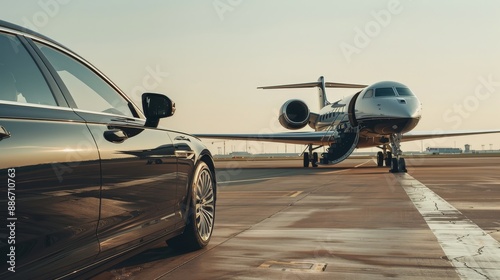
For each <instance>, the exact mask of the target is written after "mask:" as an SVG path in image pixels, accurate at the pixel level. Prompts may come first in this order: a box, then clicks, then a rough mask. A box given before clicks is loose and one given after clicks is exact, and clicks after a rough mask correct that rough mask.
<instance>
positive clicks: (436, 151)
mask: <svg viewBox="0 0 500 280" xmlns="http://www.w3.org/2000/svg"><path fill="white" fill-rule="evenodd" d="M425 152H426V153H427V154H433V155H439V154H461V153H462V149H460V148H448V147H445V148H431V147H427V149H425Z"/></svg>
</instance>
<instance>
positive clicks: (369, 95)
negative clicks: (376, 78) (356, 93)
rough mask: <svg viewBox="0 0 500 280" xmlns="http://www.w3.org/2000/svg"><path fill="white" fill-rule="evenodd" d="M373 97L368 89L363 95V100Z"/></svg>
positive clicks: (371, 91)
mask: <svg viewBox="0 0 500 280" xmlns="http://www.w3.org/2000/svg"><path fill="white" fill-rule="evenodd" d="M371 97H373V90H372V89H369V90H367V91H366V92H365V95H363V98H371Z"/></svg>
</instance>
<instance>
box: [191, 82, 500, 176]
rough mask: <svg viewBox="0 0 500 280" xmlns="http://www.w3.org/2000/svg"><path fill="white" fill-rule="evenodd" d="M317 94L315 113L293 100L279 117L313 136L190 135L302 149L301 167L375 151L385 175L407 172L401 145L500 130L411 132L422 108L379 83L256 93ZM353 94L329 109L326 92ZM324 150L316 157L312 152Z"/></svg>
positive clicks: (409, 95) (408, 94) (398, 87)
mask: <svg viewBox="0 0 500 280" xmlns="http://www.w3.org/2000/svg"><path fill="white" fill-rule="evenodd" d="M314 87H317V88H318V97H319V106H320V108H321V109H320V111H319V113H313V112H311V111H310V110H309V107H308V106H307V104H306V103H305V102H304V101H302V100H298V99H291V100H288V101H286V102H285V103H284V104H283V106H281V109H280V111H279V122H280V124H281V125H282V126H283V127H284V128H286V129H289V130H297V129H302V128H304V127H306V126H307V125H309V126H310V127H311V128H312V129H314V131H312V132H282V133H271V134H195V136H197V137H200V138H210V139H228V140H253V141H266V142H280V143H288V144H304V145H306V146H307V147H306V149H305V151H304V153H303V163H304V167H309V166H310V165H311V166H313V167H317V166H318V165H326V164H336V163H339V162H341V161H343V160H344V159H346V158H347V157H348V156H349V155H351V153H352V152H353V151H354V150H355V149H356V148H368V147H378V148H380V149H381V151H379V152H378V153H377V165H378V166H379V167H382V166H384V165H385V166H387V167H390V172H393V173H397V172H406V171H407V169H406V162H405V159H404V157H403V152H402V150H401V142H406V141H414V140H423V139H430V138H440V137H450V136H464V135H474V134H487V133H499V132H500V130H481V131H450V132H445V133H437V132H430V133H429V132H412V130H413V129H414V128H415V127H416V126H417V124H418V122H419V121H420V119H421V117H422V104H421V102H420V101H419V99H418V98H417V96H416V95H415V94H414V93H413V92H412V91H411V90H410V89H409V88H408V87H407V86H405V85H403V84H401V83H398V82H392V81H383V82H377V83H374V84H372V85H369V86H368V85H361V84H347V83H333V82H325V80H324V77H323V76H321V77H320V78H319V79H318V81H317V82H310V83H300V84H287V85H278V86H265V87H258V88H259V89H292V88H314ZM327 87H328V88H357V89H362V90H360V91H358V92H357V93H355V94H353V95H350V96H347V97H345V98H343V99H341V100H338V101H336V102H333V103H330V102H329V101H328V100H327V98H326V88H327ZM325 146H326V147H328V148H327V150H326V152H324V153H322V154H321V157H320V156H319V155H318V153H317V152H315V150H317V149H319V148H322V147H325Z"/></svg>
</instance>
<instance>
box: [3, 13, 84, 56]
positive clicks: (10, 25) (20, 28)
mask: <svg viewBox="0 0 500 280" xmlns="http://www.w3.org/2000/svg"><path fill="white" fill-rule="evenodd" d="M0 27H3V28H6V29H11V30H14V31H16V32H20V33H24V34H27V35H31V36H33V37H37V38H40V39H43V40H45V41H47V42H50V43H52V44H54V45H57V46H58V47H61V48H63V49H65V50H66V51H68V52H70V53H71V54H73V55H76V56H77V57H78V58H80V59H83V58H82V57H81V56H79V55H78V54H76V53H75V52H73V51H71V50H70V49H69V48H67V47H65V46H64V45H62V44H61V43H59V42H57V41H55V40H53V39H51V38H49V37H47V36H45V35H42V34H40V33H38V32H36V31H33V30H31V29H28V28H26V27H23V26H20V25H17V24H14V23H10V22H7V21H4V20H1V19H0Z"/></svg>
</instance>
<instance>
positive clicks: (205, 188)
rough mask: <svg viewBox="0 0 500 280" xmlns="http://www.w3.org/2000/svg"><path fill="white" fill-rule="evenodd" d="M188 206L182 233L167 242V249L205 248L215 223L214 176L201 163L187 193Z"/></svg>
mask: <svg viewBox="0 0 500 280" xmlns="http://www.w3.org/2000/svg"><path fill="white" fill-rule="evenodd" d="M188 197H189V198H188V201H187V202H186V205H189V208H188V211H187V221H186V227H185V229H184V232H183V233H182V234H181V235H179V236H177V237H174V238H172V239H170V240H167V244H168V246H169V247H172V248H174V249H177V250H186V251H193V250H199V249H202V248H204V247H205V246H207V244H208V243H209V242H210V238H211V237H212V232H213V229H214V222H215V200H216V186H215V179H214V174H213V172H212V171H211V170H210V168H209V167H208V166H207V164H206V163H205V162H203V161H201V162H200V163H198V165H197V166H196V170H195V172H194V176H193V180H192V183H191V188H190V190H189V193H188Z"/></svg>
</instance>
